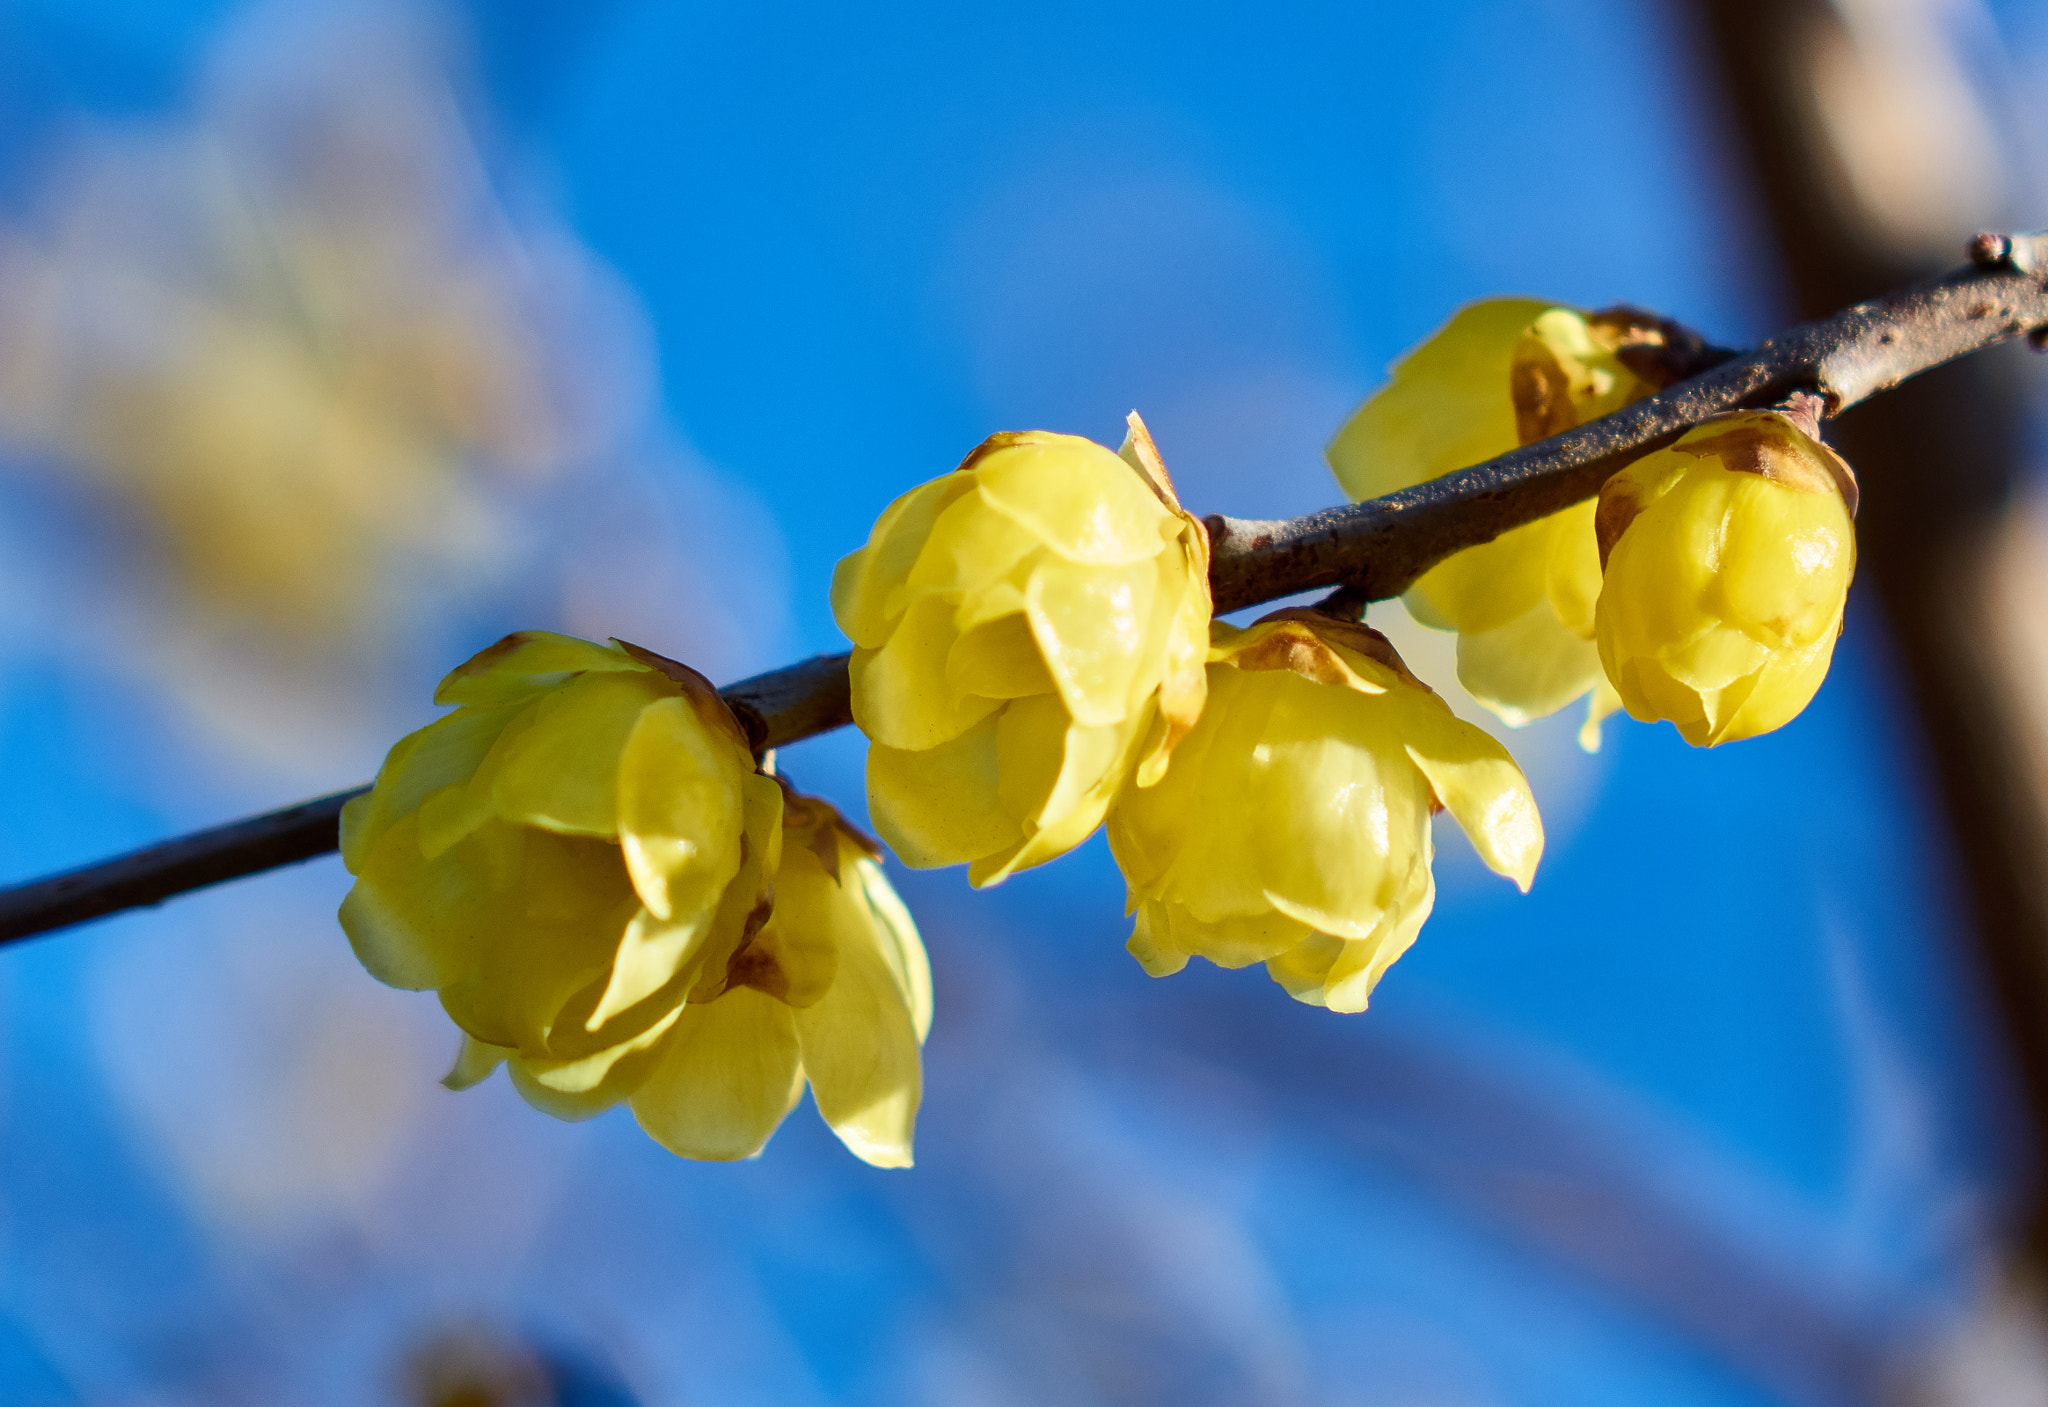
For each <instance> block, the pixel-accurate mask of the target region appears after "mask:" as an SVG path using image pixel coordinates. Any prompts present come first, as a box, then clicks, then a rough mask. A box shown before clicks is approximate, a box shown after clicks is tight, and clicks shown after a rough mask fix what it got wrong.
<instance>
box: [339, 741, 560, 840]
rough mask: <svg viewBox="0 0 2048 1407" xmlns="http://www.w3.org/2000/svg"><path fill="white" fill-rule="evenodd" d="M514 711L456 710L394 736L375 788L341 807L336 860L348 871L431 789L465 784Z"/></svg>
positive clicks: (430, 792)
mask: <svg viewBox="0 0 2048 1407" xmlns="http://www.w3.org/2000/svg"><path fill="white" fill-rule="evenodd" d="M520 709H521V706H520V705H513V706H510V707H505V708H460V709H457V710H456V711H455V712H453V713H451V714H449V715H448V716H447V717H445V718H439V719H436V720H435V721H434V722H432V723H429V724H428V725H427V726H426V727H424V728H421V729H419V730H418V731H416V732H412V733H408V734H406V735H405V736H404V737H403V738H400V739H399V740H398V742H397V743H396V744H395V745H394V746H393V747H392V749H391V751H390V753H389V754H387V755H386V757H385V759H384V765H383V766H382V767H380V768H379V769H378V770H377V782H376V785H375V786H374V787H372V788H371V789H370V791H369V793H368V794H367V795H364V796H358V797H355V798H352V799H351V800H350V801H349V803H348V804H347V805H346V806H344V807H343V808H342V812H341V859H342V863H343V864H344V865H346V866H347V867H348V868H349V871H350V872H351V873H354V872H355V871H356V870H357V868H358V867H359V866H360V864H361V862H362V856H363V854H364V853H365V852H366V851H367V850H368V848H369V847H370V846H371V845H372V844H374V843H375V841H376V839H377V837H378V836H379V835H381V834H382V833H383V832H384V830H385V829H387V828H388V827H389V826H391V825H392V824H393V823H394V822H395V821H397V820H398V818H399V817H401V816H405V815H408V814H410V813H411V812H413V811H416V810H418V809H419V807H420V805H421V804H422V802H423V801H424V800H425V799H426V798H427V797H428V796H430V795H432V794H433V793H435V792H436V791H439V790H441V789H442V788H445V787H448V786H452V785H459V784H462V783H466V782H468V781H469V779H470V778H471V777H473V776H474V775H475V774H476V770H477V768H478V767H479V766H480V765H481V764H482V762H483V760H484V757H485V756H486V755H487V754H488V753H489V752H490V750H491V747H492V745H493V744H494V743H495V742H496V741H497V739H498V737H499V735H500V734H501V733H502V732H503V731H504V730H505V727H506V725H507V724H508V723H509V722H510V721H511V720H512V719H513V718H514V717H516V716H517V715H518V714H519V712H520Z"/></svg>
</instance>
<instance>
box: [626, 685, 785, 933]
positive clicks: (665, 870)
mask: <svg viewBox="0 0 2048 1407" xmlns="http://www.w3.org/2000/svg"><path fill="white" fill-rule="evenodd" d="M615 756H616V759H617V761H616V764H615V769H614V770H615V775H616V777H617V798H618V812H617V815H618V830H619V846H620V851H621V854H622V857H623V859H624V861H625V865H626V870H627V872H628V873H629V874H630V875H631V876H632V880H633V887H634V888H635V889H636V890H638V891H639V894H640V898H641V902H643V903H645V904H646V905H647V908H648V910H649V912H650V913H651V914H652V915H653V916H654V917H655V918H656V919H660V920H664V921H670V920H674V921H678V922H683V923H689V922H693V921H694V920H695V918H696V917H697V916H699V915H702V916H705V917H708V916H709V914H710V912H711V910H712V909H714V908H715V907H716V906H717V904H718V899H719V896H720V895H721V894H722V893H723V892H724V891H725V886H726V885H727V884H728V883H730V882H731V880H732V877H733V875H734V874H735V873H736V872H737V871H738V869H739V866H740V833H741V828H742V825H743V821H744V815H743V801H742V788H743V780H744V778H745V777H746V776H747V775H748V774H749V773H750V772H752V771H753V759H752V758H751V757H749V756H747V755H746V754H745V753H744V752H742V751H741V750H740V749H739V748H738V747H736V746H735V745H734V744H733V743H732V742H731V740H730V739H728V738H726V737H724V736H722V735H720V734H717V733H714V732H712V731H711V730H710V729H708V728H706V727H704V726H703V723H702V721H701V720H700V719H699V717H698V716H697V714H696V712H695V711H694V710H693V709H692V708H691V707H690V705H689V702H688V701H687V700H685V699H680V698H664V699H657V700H656V701H654V702H653V703H650V704H648V705H646V706H645V707H644V708H642V709H641V710H640V712H639V714H638V716H637V717H636V718H635V720H634V723H633V727H632V731H631V732H629V733H628V734H627V735H626V737H625V740H624V742H623V744H622V745H621V747H620V748H619V750H618V752H617V753H616V754H615Z"/></svg>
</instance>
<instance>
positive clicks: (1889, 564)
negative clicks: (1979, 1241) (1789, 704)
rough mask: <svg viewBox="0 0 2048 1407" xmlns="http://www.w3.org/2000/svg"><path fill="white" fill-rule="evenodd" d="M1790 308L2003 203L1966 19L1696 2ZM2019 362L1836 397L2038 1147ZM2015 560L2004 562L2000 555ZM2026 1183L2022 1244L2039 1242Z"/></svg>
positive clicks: (1949, 6) (1883, 269)
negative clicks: (1860, 399) (2027, 1215)
mask: <svg viewBox="0 0 2048 1407" xmlns="http://www.w3.org/2000/svg"><path fill="white" fill-rule="evenodd" d="M1696 8H1697V12H1698V15H1699V17H1700V19H1701V20H1702V21H1703V24H1704V28H1705V30H1706V31H1707V33H1708V34H1710V35H1711V39H1712V44H1711V52H1712V53H1713V55H1714V56H1715V58H1716V60H1717V62H1718V64H1719V68H1720V73H1721V75H1722V77H1723V79H1724V80H1725V85H1726V91H1727V94H1728V97H1729V99H1730V101H1731V102H1732V106H1733V108H1734V114H1735V117H1736V119H1737V121H1736V124H1735V126H1736V129H1737V131H1738V132H1739V134H1740V139H1741V142H1742V146H1743V150H1744V151H1745V153H1746V155H1747V158H1748V161H1749V165H1750V168H1751V171H1752V173H1753V176H1754V179H1755V181H1756V184H1757V188H1758V189H1759V191H1760V192H1761V194H1762V197H1763V205H1764V209H1765V211H1766V213H1767V215H1768V219H1769V223H1770V229H1771V232H1772V234H1773V235H1774V236H1775V242H1776V245H1777V250H1778V253H1779V256H1780V258H1781V260H1782V263H1783V267H1784V270H1785V273H1786V275H1787V279H1788V283H1789V286H1790V293H1791V296H1792V299H1793V304H1794V307H1793V309H1792V311H1793V312H1794V313H1796V314H1799V315H1806V316H1811V315H1813V314H1816V313H1819V312H1821V311H1824V310H1825V309H1828V308H1832V307H1836V306H1839V305H1840V304H1842V303H1845V302H1849V301H1852V300H1854V299H1858V298H1864V297H1868V296H1870V295H1872V294H1874V293H1876V292H1878V291H1879V290H1881V289H1883V288H1887V287H1890V286H1892V285H1894V284H1896V283H1898V282H1899V281H1900V280H1902V279H1910V278H1916V277H1921V276H1923V275H1925V274H1926V273H1927V272H1928V271H1929V270H1930V269H1932V268H1936V267H1939V266H1940V265H1941V263H1942V262H1943V261H1944V259H1945V256H1946V254H1947V251H1948V249H1949V248H1950V247H1952V246H1953V244H1954V241H1955V240H1956V239H1958V238H1961V237H1963V236H1964V235H1965V234H1967V232H1968V231H1969V230H1970V229H1972V228H1976V227H1978V226H1980V225H1982V224H1985V223H1992V222H1996V221H1997V220H1999V219H2000V218H2001V217H2003V216H2004V215H2005V214H2006V213H2007V209H2008V200H2009V196H2010V194H2011V192H2010V191H2009V190H2008V188H2007V186H2006V184H2005V182H2006V181H2007V180H2008V179H2009V178H2010V177H2011V176H2012V175H2013V174H2014V173H2016V172H2019V171H2021V170H2023V169H2024V168H2023V166H2022V165H2021V162H2022V161H2023V159H2024V157H2025V155H2026V153H2024V152H2022V151H2019V150H2017V149H2016V142H2015V141H2014V139H2013V137H2012V135H2011V134H2012V133H2013V132H2014V131H2015V130H2016V127H2017V125H2016V124H2012V123H2008V122H2006V121H2004V120H2003V114H2001V113H2000V112H1999V110H1998V108H1997V101H1998V98H1997V96H1996V89H1995V86H1994V85H1989V84H1986V83H1984V82H1983V81H1982V78H1983V76H1984V73H1983V70H1984V68H1985V67H1986V66H1988V65H1994V64H1995V63H1996V58H1995V55H1996V46H1995V43H1990V42H1986V41H1987V40H1989V39H1990V38H1992V36H1989V34H1988V30H1989V21H1988V19H1987V18H1986V17H1985V16H1984V15H1983V14H1982V13H1981V11H1979V10H1978V9H1977V8H1976V7H1975V6H1974V5H1972V4H1968V3H1944V0H1832V3H1830V0H1697V6H1696ZM2020 373H2021V366H2020V364H2018V363H2016V362H2015V361H2014V360H2013V358H2012V356H2011V355H2010V354H2009V353H2007V354H1993V355H1990V356H1985V357H1977V358H1972V359H1970V360H1968V361H1965V362H1958V363H1955V364H1953V365H1949V366H1946V367H1943V368H1941V369H1939V370H1937V371H1935V372H1932V373H1930V374H1929V375H1927V376H1925V377H1923V378H1921V379H1919V380H1917V381H1914V382H1912V383H1911V384H1909V385H1906V386H1904V387H1902V388H1900V389H1899V390H1898V391H1897V392H1896V393H1895V394H1893V395H1890V396H1885V397H1882V398H1880V399H1877V400H1874V401H1872V402H1870V403H1869V404H1867V405H1865V406H1862V407H1860V408H1858V409H1857V410H1856V411H1855V412H1854V413H1853V414H1851V415H1849V416H1847V417H1846V418H1844V419H1843V420H1842V421H1841V422H1839V424H1838V425H1837V426H1836V427H1835V432H1834V438H1835V439H1836V442H1837V443H1838V444H1839V445H1840V446H1841V448H1842V450H1843V453H1844V454H1845V455H1846V456H1847V457H1848V458H1849V460H1850V461H1851V462H1852V463H1854V464H1855V465H1856V466H1857V470H1858V472H1859V473H1861V474H1863V475H1864V476H1865V479H1864V481H1865V482H1866V483H1867V484H1870V485H1872V486H1878V485H1882V488H1881V489H1876V491H1873V492H1870V493H1868V494H1866V495H1865V497H1864V504H1863V512H1862V515H1861V517H1860V519H1859V521H1858V524H1857V535H1858V538H1859V547H1860V552H1859V556H1860V559H1861V560H1860V562H1859V566H1860V569H1861V570H1860V572H1859V576H1860V578H1861V580H1862V581H1863V582H1865V583H1867V584H1868V586H1869V587H1872V588H1875V593H1876V597H1877V604H1878V606H1879V607H1880V609H1881V611H1882V613H1883V616H1884V619H1885V622H1886V624H1887V625H1888V626H1889V627H1890V632H1891V636H1892V640H1893V644H1894V648H1895V651H1896V655H1897V660H1898V670H1897V678H1898V680H1899V684H1900V687H1901V688H1902V689H1903V690H1904V691H1906V693H1907V694H1908V696H1909V698H1910V703H1911V706H1912V710H1913V713H1914V715H1915V717H1916V718H1917V720H1918V723H1919V734H1920V740H1921V741H1922V743H1923V744H1924V746H1925V747H1926V749H1927V755H1928V756H1929V757H1930V758H1931V759H1932V762H1933V772H1934V778H1935V781H1936V784H1937V786H1938V789H1939V793H1940V799H1941V803H1942V805H1943V809H1944V812H1945V815H1946V819H1947V822H1948V825H1949V829H1950V831H1951V833H1952V834H1953V835H1954V836H1955V840H1956V847H1955V853H1956V859H1957V861H1958V862H1959V866H1960V870H1961V874H1962V877H1963V880H1964V882H1965V887H1966V895H1965V898H1966V901H1967V903H1968V906H1969V913H1968V915H1967V918H1968V924H1969V927H1970V930H1971V931H1972V933H1973V934H1974V935H1975V937H1976V939H1977V942H1978V946H1979V949H1980V951H1981V953H1982V956H1983V961H1984V965H1985V967H1986V968H1987V969H1988V971H1989V974H1990V976H1991V979H1992V984H1993V986H1994V987H1995V990H1996V997H1997V1001H1998V1004H1999V1007H2000V1010H2001V1011H2002V1013H2003V1016H2004V1025H2005V1034H2006V1037H2007V1040H2008V1042H2009V1044H2010V1047H2011V1049H2012V1051H2013V1054H2014V1056H2015V1058H2016V1061H2017V1065H2018V1069H2019V1074H2020V1078H2021V1082H2022V1085H2023V1086H2024V1089H2025V1092H2026V1096H2027V1099H2028V1102H2029V1105H2030V1108H2031V1110H2032V1114H2033V1125H2034V1129H2033V1132H2034V1142H2035V1145H2036V1147H2037V1148H2041V1147H2048V882H2044V879H2043V876H2044V874H2048V655H2044V653H2043V652H2042V651H2041V649H2040V648H2039V646H2040V642H2041V640H2042V638H2043V632H2044V629H2048V592H2044V591H2043V590H2041V589H2039V586H2040V583H2041V579H2042V573H2043V571H2044V562H2048V552H2044V548H2048V541H2044V540H2043V538H2042V536H2041V533H2040V529H2039V526H2038V524H2037V522H2036V519H2035V516H2034V515H2029V514H2026V513H2024V512H2021V511H2019V509H2020V506H2021V505H2020V503H2019V498H2020V495H2021V493H2022V491H2023V480H2022V470H2023V463H2022V458H2023V448H2024V441H2025V428H2026V426H2025V419H2026V417H2025V411H2024V408H2023V404H2022V399H2021V384H2020ZM2016 574H2020V575H2018V576H2017V577H2016ZM2044 1213H2048V1198H2043V1197H2042V1196H2041V1195H2040V1193H2039V1191H2038V1190H2037V1193H2036V1197H2035V1205H2034V1207H2033V1225H2032V1226H2031V1227H2030V1228H2028V1234H2029V1236H2030V1238H2031V1244H2030V1247H2029V1254H2030V1255H2031V1256H2032V1257H2033V1258H2034V1259H2035V1262H2036V1264H2038V1263H2039V1258H2040V1256H2041V1255H2042V1253H2043V1252H2044V1250H2048V1242H2044V1234H2048V1221H2044Z"/></svg>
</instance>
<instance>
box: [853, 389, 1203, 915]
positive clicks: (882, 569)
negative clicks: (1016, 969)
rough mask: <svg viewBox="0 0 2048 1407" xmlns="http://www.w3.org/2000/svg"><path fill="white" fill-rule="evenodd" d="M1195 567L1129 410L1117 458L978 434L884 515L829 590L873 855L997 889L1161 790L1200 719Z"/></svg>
mask: <svg viewBox="0 0 2048 1407" xmlns="http://www.w3.org/2000/svg"><path fill="white" fill-rule="evenodd" d="M1208 570H1209V540H1208V534H1207V532H1206V531H1205V530H1204V529H1203V527H1202V525H1201V524H1200V523H1198V522H1196V521H1195V520H1194V519H1193V518H1192V517H1190V516H1189V515H1188V514H1187V513H1185V512H1183V511H1182V509H1181V506H1180V502H1179V500H1178V499H1177V498H1175V496H1174V493H1173V486H1172V483H1171V481H1170V480H1169V479H1168V477H1167V474H1166V469H1165V466H1164V465H1163V464H1161V463H1160V461H1159V457H1158V453H1157V451H1156V450H1154V449H1153V447H1152V441H1151V439H1150V437H1149V436H1148V435H1146V433H1145V427H1144V424H1143V423H1142V422H1141V421H1140V420H1139V419H1138V417H1137V416H1136V415H1133V416H1132V417H1131V435H1130V438H1129V439H1128V440H1126V442H1125V444H1124V448H1123V450H1122V452H1121V454H1117V453H1112V452H1111V451H1110V450H1108V449H1105V448H1104V447H1103V446H1101V445H1098V444H1095V443H1093V442H1091V441H1089V440H1085V439H1082V438H1080V437H1078V436H1075V435H1056V434H1052V433H1050V432H1047V431H1041V430H1033V431H1025V432H1023V433H1018V434H1002V435H994V436H991V437H990V438H989V439H988V440H986V441H985V442H983V443H982V445H981V446H980V447H979V448H977V449H976V450H975V451H974V453H972V454H970V455H969V456H968V457H967V458H966V460H965V461H964V462H963V463H962V464H961V465H960V467H959V468H957V469H955V470H954V471H953V472H952V473H950V474H947V475H945V476H944V477H943V478H938V479H934V480H932V481H931V482H930V483H927V484H923V485H920V486H919V487H917V488H915V489H912V490H911V491H910V492H909V493H907V494H904V495H903V496H902V497H901V498H899V499H897V500H896V501H895V502H894V503H892V504H890V505H889V508H888V510H887V511H886V512H884V513H883V514H882V517H881V520H880V521H879V522H877V523H876V524H875V529H874V532H873V533H872V534H871V535H870V536H869V538H868V543H867V546H865V547H863V548H861V549H860V550H859V551H858V552H855V553H853V554H852V555H851V556H849V557H847V558H846V559H845V560H844V561H843V562H841V563H840V564H839V570H838V572H837V573H836V574H835V575H834V577H833V582H832V609H833V612H834V614H835V615H836V616H837V617H838V620H839V626H840V629H842V630H844V631H845V632H846V633H847V635H848V636H849V637H850V638H851V639H852V640H853V643H854V651H853V662H852V665H851V668H850V673H851V677H852V685H853V717H854V721H855V722H856V723H858V724H859V725H860V727H861V730H862V731H863V732H865V733H866V734H867V735H868V738H869V740H870V743H871V744H872V745H871V746H870V748H869V750H868V803H869V809H870V811H871V812H872V814H873V816H874V819H875V825H876V827H877V828H878V829H879V830H880V831H881V833H882V837H883V839H885V840H887V841H888V842H889V845H890V846H891V847H892V848H893V849H894V850H895V851H896V853H897V854H898V855H900V856H901V857H902V858H903V860H904V861H905V862H906V863H908V864H911V865H918V866H935V865H954V864H961V863H966V864H968V865H969V867H970V868H969V870H968V877H969V879H970V880H972V882H973V883H975V884H977V885H984V884H993V883H995V882H997V881H998V880H1001V879H1002V878H1004V877H1005V876H1007V875H1009V874H1011V873H1012V872H1014V871H1016V870H1020V869H1024V868H1027V867H1029V866H1031V865H1037V864H1042V863H1043V862H1045V861H1047V860H1050V859H1052V858H1054V857H1055V856H1058V855H1062V854H1064V853H1065V852H1067V851H1068V850H1070V849H1072V848H1073V847H1074V846H1076V845H1078V844H1080V843H1081V841H1083V840H1085V839H1086V838H1087V837H1088V835H1089V834H1090V833H1091V832H1092V831H1094V829H1095V827H1096V826H1098V825H1099V824H1101V822H1102V816H1103V812H1104V811H1105V810H1106V809H1107V807H1108V805H1109V800H1110V798H1111V797H1112V796H1114V795H1115V794H1116V791H1117V789H1118V788H1119V787H1120V786H1122V785H1123V783H1124V781H1125V780H1126V779H1127V778H1131V777H1135V778H1136V780H1137V782H1138V784H1139V785H1140V786H1149V785H1151V784H1153V783H1154V782H1156V781H1157V780H1158V779H1159V777H1160V776H1161V775H1162V774H1163V773H1164V772H1165V769H1166V765H1167V758H1168V753H1169V751H1170V750H1171V749H1172V748H1173V746H1174V745H1175V743H1177V742H1178V741H1179V739H1180V738H1181V736H1182V735H1183V734H1185V733H1186V732H1187V730H1188V729H1189V728H1190V727H1192V726H1193V725H1194V721H1195V718H1196V716H1197V715H1198V714H1199V713H1200V712H1201V708H1202V679H1203V675H1202V660H1203V655H1204V651H1205V649H1206V647H1207V638H1208V637H1207V631H1208V626H1209V579H1208Z"/></svg>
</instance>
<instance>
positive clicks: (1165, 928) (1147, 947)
mask: <svg viewBox="0 0 2048 1407" xmlns="http://www.w3.org/2000/svg"><path fill="white" fill-rule="evenodd" d="M1124 950H1125V951H1126V952H1128V953H1129V954H1130V955H1131V956H1132V957H1134V958H1136V959H1137V960H1138V966H1140V967H1142V968H1144V969H1145V975H1146V976H1148V977H1171V976H1173V974H1174V973H1176V972H1179V971H1180V970H1181V969H1182V968H1184V967H1186V966H1187V965H1188V954H1186V953H1185V952H1183V951H1181V950H1180V949H1179V948H1177V947H1175V946H1174V945H1173V925H1172V923H1171V921H1170V920H1169V919H1168V918H1167V916H1166V906H1165V905H1164V904H1159V903H1143V904H1139V905H1138V906H1137V922H1136V923H1135V924H1134V925H1133V926H1132V928H1131V936H1130V938H1129V939H1128V940H1127V941H1126V942H1125V943H1124Z"/></svg>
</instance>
